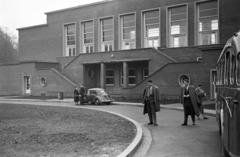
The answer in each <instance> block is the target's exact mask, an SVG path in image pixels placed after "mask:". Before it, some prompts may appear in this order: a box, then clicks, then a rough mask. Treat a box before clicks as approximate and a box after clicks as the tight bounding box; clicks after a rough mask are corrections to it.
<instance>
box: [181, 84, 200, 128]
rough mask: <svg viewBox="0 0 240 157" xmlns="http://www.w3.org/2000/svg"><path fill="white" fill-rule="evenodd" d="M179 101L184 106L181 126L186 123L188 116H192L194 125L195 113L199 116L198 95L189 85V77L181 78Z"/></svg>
mask: <svg viewBox="0 0 240 157" xmlns="http://www.w3.org/2000/svg"><path fill="white" fill-rule="evenodd" d="M181 91H182V92H181V97H180V98H181V103H182V104H183V108H184V122H183V124H182V126H186V125H187V124H188V116H189V115H190V116H191V118H192V123H193V125H195V115H197V116H199V109H198V106H197V103H198V101H199V100H198V97H197V95H196V92H195V88H194V86H190V84H189V79H184V80H183V88H182V90H181Z"/></svg>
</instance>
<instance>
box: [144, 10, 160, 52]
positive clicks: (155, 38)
mask: <svg viewBox="0 0 240 157" xmlns="http://www.w3.org/2000/svg"><path fill="white" fill-rule="evenodd" d="M151 11H158V13H159V14H158V20H159V22H158V23H154V24H148V25H156V24H158V28H159V30H158V31H159V34H158V36H156V37H146V23H145V21H146V18H145V15H146V13H147V12H151ZM141 16H142V17H141V19H142V39H143V41H142V45H143V46H142V47H144V48H147V47H152V46H149V45H148V43H147V42H148V41H155V40H157V44H158V46H156V47H160V46H161V44H160V41H161V38H160V34H161V24H160V23H161V13H160V8H152V9H148V10H143V11H142V13H141Z"/></svg>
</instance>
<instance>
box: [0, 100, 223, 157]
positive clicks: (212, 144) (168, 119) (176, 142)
mask: <svg viewBox="0 0 240 157" xmlns="http://www.w3.org/2000/svg"><path fill="white" fill-rule="evenodd" d="M0 100H1V101H2V102H4V100H5V101H8V102H14V101H15V102H16V101H18V102H19V103H21V102H26V100H24V99H9V98H0ZM1 101H0V102H1ZM27 101H28V103H34V102H35V103H37V102H41V103H44V104H49V103H51V102H52V103H54V104H65V105H73V101H72V99H64V100H57V99H50V100H36V99H31V100H27ZM114 104H115V105H110V106H89V105H86V106H87V107H90V108H100V109H103V110H107V111H111V112H117V113H119V114H122V115H125V116H127V117H130V118H132V119H134V120H136V121H137V122H138V123H140V124H141V125H142V128H143V141H142V145H141V146H140V147H139V149H138V151H137V152H136V154H135V156H136V157H140V156H144V157H145V156H146V157H171V156H174V157H175V156H176V157H188V156H189V157H192V156H194V157H195V156H196V157H203V156H204V157H205V156H206V157H219V156H220V141H219V137H218V131H217V125H216V122H215V118H214V117H209V120H200V121H197V122H196V124H197V125H196V126H191V125H189V126H187V127H182V126H181V125H180V124H181V123H182V120H183V113H182V112H179V111H177V110H182V105H180V104H171V105H162V110H161V111H160V113H158V114H157V121H158V124H159V126H158V127H153V126H148V125H146V124H147V123H148V118H147V116H143V115H142V106H143V104H141V103H126V102H124V103H123V102H115V103H114ZM84 106H85V105H84ZM166 109H170V110H166ZM205 111H206V112H207V110H205ZM210 115H214V112H213V113H212V114H210ZM189 122H190V123H191V121H190V119H189Z"/></svg>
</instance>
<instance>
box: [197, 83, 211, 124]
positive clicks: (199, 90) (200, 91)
mask: <svg viewBox="0 0 240 157" xmlns="http://www.w3.org/2000/svg"><path fill="white" fill-rule="evenodd" d="M201 86H202V85H198V87H197V88H196V89H195V91H196V94H197V96H198V99H199V102H198V107H199V113H200V115H201V116H202V119H208V117H206V116H205V115H204V106H203V98H204V97H206V95H207V94H206V93H205V91H204V90H203V89H202V88H201ZM198 118H199V119H200V116H199V117H198Z"/></svg>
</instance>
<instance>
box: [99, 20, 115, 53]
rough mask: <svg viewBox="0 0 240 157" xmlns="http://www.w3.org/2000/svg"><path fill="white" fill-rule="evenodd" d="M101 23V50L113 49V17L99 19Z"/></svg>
mask: <svg viewBox="0 0 240 157" xmlns="http://www.w3.org/2000/svg"><path fill="white" fill-rule="evenodd" d="M100 25H101V28H100V29H101V51H112V50H113V43H114V42H113V18H112V17H109V18H104V19H101V20H100Z"/></svg>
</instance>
